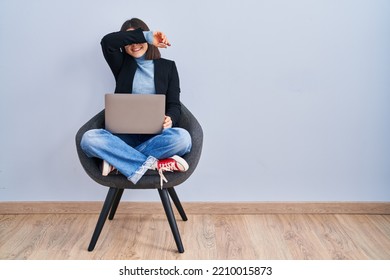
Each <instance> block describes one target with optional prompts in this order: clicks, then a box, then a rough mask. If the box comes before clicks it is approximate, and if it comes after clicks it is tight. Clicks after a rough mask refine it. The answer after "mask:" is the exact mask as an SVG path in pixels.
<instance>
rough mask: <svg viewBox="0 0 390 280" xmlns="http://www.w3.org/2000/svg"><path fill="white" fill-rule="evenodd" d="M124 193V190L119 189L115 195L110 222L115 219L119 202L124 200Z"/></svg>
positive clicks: (109, 217)
mask: <svg viewBox="0 0 390 280" xmlns="http://www.w3.org/2000/svg"><path fill="white" fill-rule="evenodd" d="M123 191H124V189H117V192H116V193H115V199H114V203H113V204H112V207H111V211H110V215H109V216H108V219H109V220H112V219H114V216H115V213H116V209H118V205H119V202H120V201H121V198H122V194H123Z"/></svg>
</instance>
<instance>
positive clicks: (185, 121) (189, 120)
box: [76, 104, 203, 189]
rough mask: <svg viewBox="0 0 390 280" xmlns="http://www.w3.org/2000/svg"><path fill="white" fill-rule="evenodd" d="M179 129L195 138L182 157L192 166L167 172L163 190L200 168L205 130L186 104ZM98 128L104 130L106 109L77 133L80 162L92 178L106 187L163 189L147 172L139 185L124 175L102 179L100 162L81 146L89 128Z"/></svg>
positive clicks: (182, 180) (157, 180)
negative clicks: (90, 156) (89, 155)
mask: <svg viewBox="0 0 390 280" xmlns="http://www.w3.org/2000/svg"><path fill="white" fill-rule="evenodd" d="M178 126H179V127H181V128H184V129H186V130H187V131H188V132H189V133H190V135H191V138H192V149H191V152H189V153H188V154H186V155H184V156H183V158H184V159H185V160H186V161H187V162H188V164H189V166H190V167H189V169H188V170H187V172H172V173H171V172H167V173H166V174H164V175H165V177H166V178H167V179H168V183H165V184H164V188H170V187H174V186H177V185H179V184H181V183H183V182H184V181H185V180H187V178H189V177H190V176H191V174H192V173H193V172H194V170H195V168H196V167H197V165H198V162H199V160H200V156H201V153H202V147H203V130H202V127H201V125H200V124H199V122H198V120H197V119H196V118H195V117H194V115H193V114H192V113H191V112H190V111H189V110H188V109H187V108H186V107H185V106H184V105H183V104H182V105H181V117H180V120H179V125H178ZM98 128H104V110H102V111H100V112H99V113H98V114H96V115H95V116H94V117H92V118H91V119H90V120H89V121H88V122H87V123H85V124H84V125H83V126H82V127H81V128H80V129H79V130H78V132H77V133H76V148H77V153H78V156H79V159H80V163H81V165H82V167H83V168H84V170H85V172H86V173H87V174H88V176H90V177H91V178H92V179H93V180H94V181H95V182H97V183H98V184H101V185H104V186H107V187H115V188H123V189H132V188H134V189H154V188H159V187H160V177H159V175H158V173H157V172H155V171H148V172H147V173H146V174H145V175H144V176H143V177H142V178H141V180H140V181H139V182H138V183H137V185H134V184H133V183H132V182H130V181H129V180H127V179H126V177H125V176H122V175H113V176H111V175H110V176H106V177H104V176H102V175H101V171H100V169H99V161H100V160H98V159H94V158H89V157H87V156H86V155H85V153H84V152H83V150H82V149H81V147H80V142H81V138H82V137H83V135H84V133H85V132H86V131H88V130H90V129H98Z"/></svg>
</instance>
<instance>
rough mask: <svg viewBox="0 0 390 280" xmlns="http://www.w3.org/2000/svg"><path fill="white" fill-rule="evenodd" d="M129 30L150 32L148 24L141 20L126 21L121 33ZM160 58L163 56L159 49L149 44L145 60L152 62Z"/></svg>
mask: <svg viewBox="0 0 390 280" xmlns="http://www.w3.org/2000/svg"><path fill="white" fill-rule="evenodd" d="M129 28H133V29H138V28H141V29H142V31H150V29H149V27H148V26H147V25H146V23H145V22H143V21H142V20H140V19H139V18H132V19H129V20H126V21H125V22H124V23H123V24H122V27H121V31H126V30H127V29H129ZM159 58H161V54H160V51H159V50H158V48H157V47H155V46H153V45H151V44H149V43H148V50H147V51H146V54H145V59H148V60H152V59H159Z"/></svg>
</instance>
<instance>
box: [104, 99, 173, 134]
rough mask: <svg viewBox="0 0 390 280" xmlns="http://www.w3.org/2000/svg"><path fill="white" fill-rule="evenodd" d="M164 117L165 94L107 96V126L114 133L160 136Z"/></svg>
mask: <svg viewBox="0 0 390 280" xmlns="http://www.w3.org/2000/svg"><path fill="white" fill-rule="evenodd" d="M164 116H165V95H164V94H112V93H110V94H106V95H105V126H106V129H107V130H108V131H110V132H112V133H118V134H123V133H127V134H158V133H160V132H161V131H162V125H163V122H164Z"/></svg>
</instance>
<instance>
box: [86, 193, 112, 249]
mask: <svg viewBox="0 0 390 280" xmlns="http://www.w3.org/2000/svg"><path fill="white" fill-rule="evenodd" d="M117 190H118V189H116V188H110V189H109V191H108V193H107V197H106V200H105V201H104V204H103V208H102V211H101V212H100V216H99V219H98V222H97V224H96V228H95V231H94V232H93V235H92V239H91V242H90V243H89V246H88V251H90V252H91V251H93V249H94V248H95V245H96V242H97V240H98V238H99V235H100V233H101V231H102V229H103V226H104V223H105V222H106V219H107V216H108V213H109V212H110V209H111V207H112V204H113V202H114V198H115V196H116V194H117Z"/></svg>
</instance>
